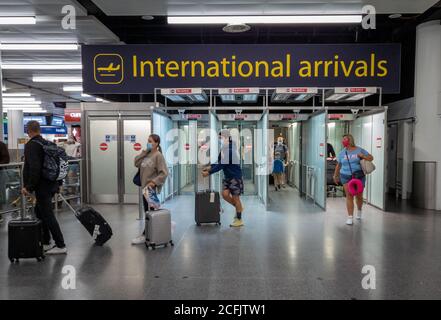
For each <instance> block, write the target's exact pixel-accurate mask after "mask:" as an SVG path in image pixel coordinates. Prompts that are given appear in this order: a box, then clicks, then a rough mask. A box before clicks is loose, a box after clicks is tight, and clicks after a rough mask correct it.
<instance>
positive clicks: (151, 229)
mask: <svg viewBox="0 0 441 320" xmlns="http://www.w3.org/2000/svg"><path fill="white" fill-rule="evenodd" d="M171 236H172V234H171V215H170V211H169V210H167V209H159V210H154V211H152V210H149V211H147V212H146V217H145V245H146V247H147V248H152V249H153V250H155V249H156V247H158V246H164V247H167V246H168V245H169V244H170V245H171V246H173V240H172V237H171Z"/></svg>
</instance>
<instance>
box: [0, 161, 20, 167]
mask: <svg viewBox="0 0 441 320" xmlns="http://www.w3.org/2000/svg"><path fill="white" fill-rule="evenodd" d="M23 165H24V162H11V163H6V164H0V168H16V167H21V166H23Z"/></svg>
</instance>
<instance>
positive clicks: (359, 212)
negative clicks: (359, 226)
mask: <svg viewBox="0 0 441 320" xmlns="http://www.w3.org/2000/svg"><path fill="white" fill-rule="evenodd" d="M362 215H363V213H362V211H361V210H357V214H356V215H355V218H356V219H357V220H361V218H362Z"/></svg>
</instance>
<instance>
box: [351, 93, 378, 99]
mask: <svg viewBox="0 0 441 320" xmlns="http://www.w3.org/2000/svg"><path fill="white" fill-rule="evenodd" d="M371 95H372V94H370V93H360V94H356V95H354V96H352V97H349V98H347V99H346V100H348V101H358V100H361V99H364V98H367V97H369V96H371Z"/></svg>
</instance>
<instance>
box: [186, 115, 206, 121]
mask: <svg viewBox="0 0 441 320" xmlns="http://www.w3.org/2000/svg"><path fill="white" fill-rule="evenodd" d="M184 117H185V119H187V120H200V119H202V114H186V115H185V116H184Z"/></svg>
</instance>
